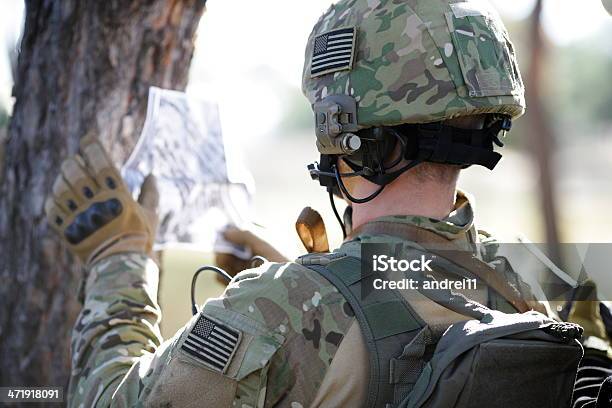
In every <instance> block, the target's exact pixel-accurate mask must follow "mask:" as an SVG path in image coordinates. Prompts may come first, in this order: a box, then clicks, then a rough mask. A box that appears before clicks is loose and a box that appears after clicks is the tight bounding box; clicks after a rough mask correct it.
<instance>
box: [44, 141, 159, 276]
mask: <svg viewBox="0 0 612 408" xmlns="http://www.w3.org/2000/svg"><path fill="white" fill-rule="evenodd" d="M158 201H159V197H158V193H157V189H156V186H155V179H154V178H153V176H149V177H147V178H146V179H145V182H144V183H143V185H142V188H141V194H140V197H139V199H138V203H137V202H136V201H134V199H132V196H131V194H130V192H129V190H128V189H127V187H126V185H125V183H124V182H123V179H122V178H121V176H120V175H119V172H118V171H117V168H116V167H115V166H114V165H113V163H112V161H111V159H110V158H109V157H108V155H107V153H106V151H105V150H104V148H103V147H102V145H101V144H100V142H99V141H98V140H97V139H95V138H91V137H87V138H84V139H83V140H82V141H81V146H80V153H79V154H77V155H75V156H74V157H71V158H69V159H66V160H65V161H64V162H63V163H62V166H61V173H60V174H59V175H58V176H57V178H56V180H55V183H54V184H53V190H52V195H51V196H50V197H49V198H47V201H46V203H45V212H46V214H47V220H48V222H49V225H51V227H52V228H53V229H54V230H56V231H57V232H58V234H59V235H60V237H61V238H62V239H63V240H64V241H65V242H66V244H67V246H68V248H69V249H70V251H71V252H72V253H73V254H74V255H76V256H77V257H78V258H79V259H80V260H81V261H82V262H83V263H84V264H85V265H86V266H89V265H91V264H92V263H93V262H95V261H97V260H99V259H102V258H105V257H107V256H109V255H112V254H116V253H121V252H144V253H150V251H151V248H152V246H153V240H154V237H155V228H156V225H157V215H156V208H157V203H158Z"/></svg>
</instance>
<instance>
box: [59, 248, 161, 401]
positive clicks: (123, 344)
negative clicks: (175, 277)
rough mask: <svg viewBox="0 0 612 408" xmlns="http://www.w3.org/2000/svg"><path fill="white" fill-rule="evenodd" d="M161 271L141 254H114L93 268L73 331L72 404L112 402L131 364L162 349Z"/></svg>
mask: <svg viewBox="0 0 612 408" xmlns="http://www.w3.org/2000/svg"><path fill="white" fill-rule="evenodd" d="M158 273H159V271H158V268H157V265H156V264H155V263H154V262H153V261H152V260H151V259H149V258H147V257H146V256H145V255H144V254H138V253H129V254H119V255H114V256H111V257H109V258H107V259H103V260H101V261H99V262H98V263H96V264H94V265H93V267H92V268H91V270H90V271H89V276H88V279H87V284H86V289H85V303H84V305H83V309H82V311H81V313H80V314H79V316H78V318H77V322H76V324H75V326H74V329H73V333H72V344H71V346H72V372H71V379H70V387H69V396H68V403H69V405H70V406H76V407H79V406H85V407H91V406H94V405H95V404H96V403H99V405H101V406H108V405H109V404H110V401H111V398H112V395H113V393H114V392H115V390H116V389H117V387H118V385H119V384H120V383H121V381H122V380H123V377H124V376H125V375H126V373H127V372H128V371H129V370H130V368H131V367H132V366H133V365H134V364H135V363H136V362H137V361H138V360H139V359H140V358H148V355H150V354H151V353H154V352H155V351H156V349H157V348H158V347H159V345H160V343H161V335H160V332H159V326H158V324H159V321H160V318H161V312H160V309H159V306H158V305H157V302H156V299H157V282H158Z"/></svg>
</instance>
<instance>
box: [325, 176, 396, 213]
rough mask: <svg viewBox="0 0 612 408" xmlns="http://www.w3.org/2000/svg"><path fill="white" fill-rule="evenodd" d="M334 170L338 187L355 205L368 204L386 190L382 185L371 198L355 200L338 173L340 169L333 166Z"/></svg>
mask: <svg viewBox="0 0 612 408" xmlns="http://www.w3.org/2000/svg"><path fill="white" fill-rule="evenodd" d="M333 169H334V174H335V175H336V182H337V183H338V187H340V190H342V193H343V194H344V196H345V197H346V198H348V199H349V200H350V201H351V202H353V203H356V204H363V203H367V202H368V201H371V200H373V199H375V198H376V197H377V196H378V195H379V194H380V193H382V191H383V189H384V188H385V185H382V186H380V188H379V189H378V190H376V191H375V192H373V193H372V194H370V195H369V196H367V197H365V198H355V197H353V196H352V195H351V193H349V192H348V190H347V189H346V186H345V185H344V182H343V181H342V178H341V177H340V173H339V172H338V168H337V167H336V166H333ZM336 212H337V211H336Z"/></svg>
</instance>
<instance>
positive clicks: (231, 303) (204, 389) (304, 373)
mask: <svg viewBox="0 0 612 408" xmlns="http://www.w3.org/2000/svg"><path fill="white" fill-rule="evenodd" d="M304 269H305V268H303V267H301V266H299V265H296V264H271V263H267V264H265V265H263V266H262V267H260V268H257V269H255V270H248V271H244V272H242V273H240V274H239V275H238V276H236V278H235V279H234V280H233V281H232V282H231V283H230V285H229V286H228V288H227V289H226V291H225V293H224V294H223V295H222V296H221V297H220V298H217V299H210V300H209V301H208V302H206V304H205V305H204V306H203V307H202V308H201V310H200V311H199V313H198V314H196V315H195V316H193V318H192V319H191V320H190V321H189V322H188V323H187V324H186V325H185V327H183V328H182V329H181V330H179V331H178V332H177V333H176V335H175V336H174V337H173V338H171V339H169V340H167V341H166V342H164V343H163V344H161V345H160V336H159V333H158V328H157V324H158V321H159V307H158V306H157V305H156V303H155V301H154V299H155V298H156V284H154V282H156V276H157V275H156V274H157V269H156V267H155V265H154V263H153V262H152V261H150V260H148V259H146V258H144V257H142V256H136V255H129V256H127V255H123V256H118V257H113V258H110V259H109V260H108V261H106V263H105V264H98V265H96V267H95V268H94V270H92V276H91V277H90V279H89V282H88V285H87V297H86V303H85V309H84V310H83V313H82V314H81V316H80V317H79V321H78V323H77V326H76V327H75V332H74V336H73V348H74V361H73V365H74V370H73V375H72V382H71V390H70V398H71V400H70V405H71V406H87V407H89V406H95V405H97V406H121V407H123V406H126V407H127V406H129V407H131V406H192V405H195V406H211V407H212V406H214V407H232V406H238V407H251V408H255V407H267V406H275V405H277V404H281V405H284V404H285V403H286V405H288V406H308V405H309V402H310V401H312V399H313V398H314V396H315V394H316V391H317V389H318V386H319V385H320V383H321V381H322V380H323V377H324V376H325V373H326V372H327V369H328V367H329V364H330V363H331V360H332V358H333V355H334V354H335V351H336V350H337V347H338V345H339V344H340V341H341V340H342V337H343V336H344V333H345V332H346V331H347V330H348V327H349V325H350V323H351V322H352V321H353V317H352V315H351V314H350V313H349V312H350V311H348V310H347V307H346V306H345V305H344V303H345V301H344V299H343V297H342V296H341V295H340V294H339V293H338V292H337V291H336V290H335V289H334V288H333V287H332V286H331V285H329V283H328V282H327V281H325V280H324V279H323V278H321V277H320V276H318V275H316V274H309V273H307V272H308V270H306V271H305V270H304ZM291 403H294V404H293V405H291ZM298 404H299V405H298Z"/></svg>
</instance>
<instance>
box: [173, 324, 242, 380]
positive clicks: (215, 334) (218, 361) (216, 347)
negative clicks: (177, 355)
mask: <svg viewBox="0 0 612 408" xmlns="http://www.w3.org/2000/svg"><path fill="white" fill-rule="evenodd" d="M240 334H241V333H240V332H239V331H237V330H234V329H232V328H230V327H228V326H226V325H223V324H219V323H217V322H215V321H213V320H211V319H209V318H207V317H206V316H204V315H200V317H199V318H198V320H197V322H196V324H195V325H194V326H193V327H192V328H191V330H190V331H189V334H188V335H187V337H185V339H184V340H183V344H182V345H181V350H182V351H184V352H185V353H187V354H189V355H190V356H191V357H193V358H195V359H196V360H197V361H199V362H201V363H203V364H204V365H206V366H207V367H209V368H211V369H213V370H215V371H218V372H220V373H224V372H225V370H226V369H227V367H228V365H229V363H230V361H231V359H232V356H233V355H234V352H235V351H236V348H237V347H238V343H239V342H240Z"/></svg>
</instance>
